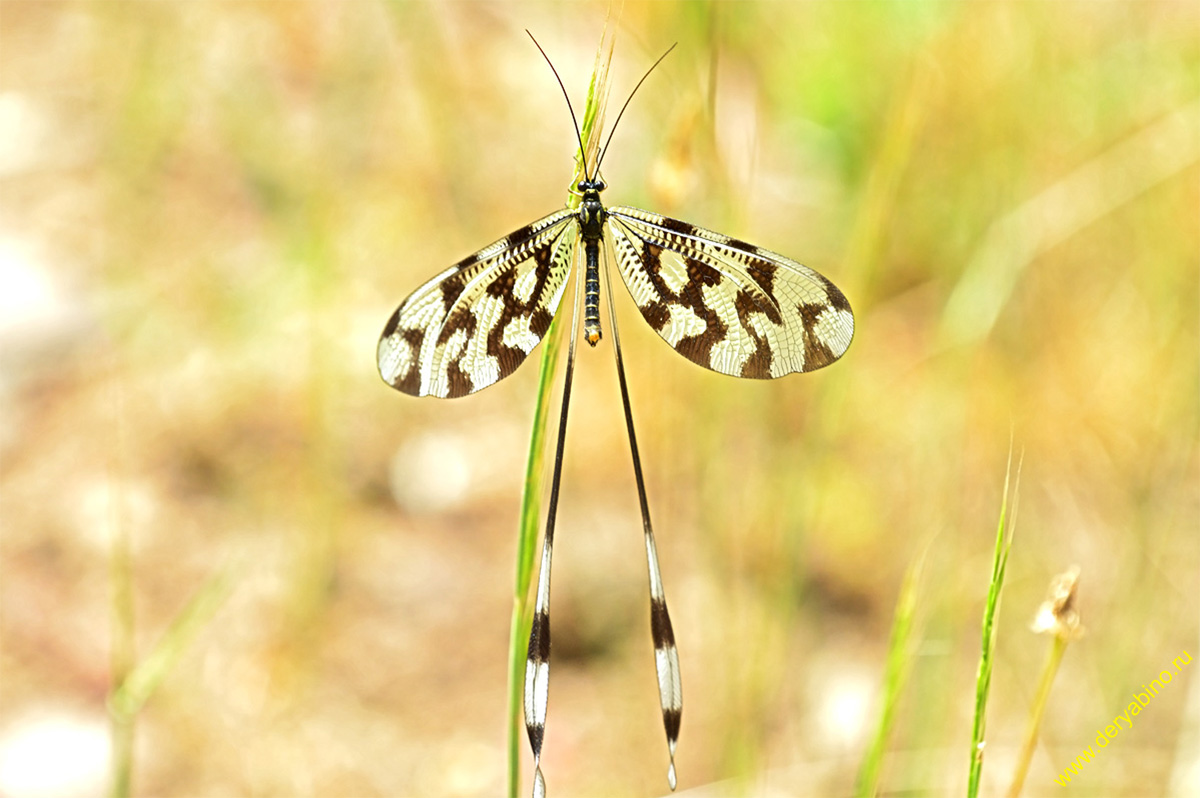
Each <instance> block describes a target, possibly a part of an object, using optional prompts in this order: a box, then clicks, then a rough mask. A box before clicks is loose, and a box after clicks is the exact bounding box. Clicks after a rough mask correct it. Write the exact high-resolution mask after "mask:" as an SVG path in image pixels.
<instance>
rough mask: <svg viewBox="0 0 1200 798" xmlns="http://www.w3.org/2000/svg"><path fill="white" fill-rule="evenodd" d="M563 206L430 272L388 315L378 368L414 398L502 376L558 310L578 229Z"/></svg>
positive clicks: (461, 390) (461, 391)
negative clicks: (437, 272) (470, 253)
mask: <svg viewBox="0 0 1200 798" xmlns="http://www.w3.org/2000/svg"><path fill="white" fill-rule="evenodd" d="M578 227H579V224H578V220H577V218H576V212H575V211H572V210H570V209H565V208H564V209H563V210H561V211H557V212H556V213H552V214H550V215H549V216H547V217H545V218H543V219H539V220H538V221H536V222H534V223H533V224H530V225H526V226H525V227H522V228H521V229H520V230H517V231H515V232H513V233H511V234H509V235H507V236H505V237H504V238H502V239H500V240H499V241H497V242H496V243H494V244H492V245H490V246H488V247H485V248H483V249H481V250H479V251H478V252H476V253H475V254H474V255H471V256H469V257H467V258H464V259H463V260H462V261H460V262H458V263H457V264H455V265H454V266H451V267H450V268H449V269H447V270H446V271H444V272H442V273H441V274H439V275H437V276H436V277H434V278H433V279H432V280H430V281H429V282H427V283H425V284H424V285H423V286H421V287H420V288H418V289H417V290H416V291H414V292H413V293H412V294H411V295H410V296H409V297H408V298H407V299H405V300H404V302H403V303H402V304H401V305H400V307H398V308H397V309H396V312H395V313H393V314H392V317H391V318H390V319H388V323H387V326H386V327H384V329H383V335H382V336H380V338H379V349H378V352H377V355H378V358H379V374H380V375H381V376H382V377H383V379H384V381H385V382H387V383H388V384H389V385H391V386H392V387H393V388H395V389H397V390H399V391H403V392H404V393H407V394H412V395H413V396H441V397H447V398H454V397H458V396H466V395H467V394H470V393H474V392H475V391H478V390H481V389H483V388H486V387H488V386H489V385H492V384H493V383H495V382H497V381H498V380H501V379H503V378H504V377H507V376H508V375H509V374H512V373H513V371H514V370H516V368H517V366H519V365H521V363H522V362H524V360H525V358H526V357H527V356H528V355H529V353H530V352H532V351H533V349H534V347H536V346H537V345H538V343H539V342H541V340H542V338H543V337H544V336H545V335H546V330H547V329H549V327H550V322H551V320H552V319H553V318H554V314H555V312H556V311H557V310H558V303H559V301H560V300H561V299H562V294H563V288H564V287H565V285H566V278H567V274H568V273H569V272H570V268H571V257H572V255H573V253H574V251H575V239H576V237H577V231H578Z"/></svg>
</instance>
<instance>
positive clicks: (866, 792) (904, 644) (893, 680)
mask: <svg viewBox="0 0 1200 798" xmlns="http://www.w3.org/2000/svg"><path fill="white" fill-rule="evenodd" d="M924 568H925V555H924V554H923V553H922V555H921V557H920V559H918V560H917V561H916V562H914V563H913V564H912V565H910V566H909V568H908V571H907V572H905V574H904V582H903V584H901V586H900V596H899V598H898V599H897V601H896V612H895V615H894V616H893V618H892V636H891V640H890V641H889V642H888V656H887V669H886V671H885V673H884V679H883V703H882V708H881V710H880V712H879V725H878V726H876V728H875V736H874V738H873V739H872V740H871V745H870V747H869V748H868V749H867V753H866V755H865V756H864V757H863V761H862V764H861V765H860V766H859V769H858V778H857V779H856V781H855V785H854V794H855V795H856V796H858V798H868V796H873V795H875V794H876V792H877V791H878V789H879V769H880V766H881V765H882V763H883V752H884V750H885V749H886V747H887V741H888V737H889V735H890V734H891V731H892V724H893V722H894V720H895V714H896V705H897V704H898V703H899V700H900V694H901V693H902V692H903V690H904V685H905V683H906V681H907V678H908V674H909V671H910V669H911V665H912V650H911V646H910V645H909V641H910V640H911V638H912V626H913V616H914V615H915V614H916V608H917V585H918V584H920V581H921V573H922V572H923V571H924Z"/></svg>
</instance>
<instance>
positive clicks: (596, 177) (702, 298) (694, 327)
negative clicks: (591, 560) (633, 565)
mask: <svg viewBox="0 0 1200 798" xmlns="http://www.w3.org/2000/svg"><path fill="white" fill-rule="evenodd" d="M527 32H528V31H527ZM530 38H533V37H532V34H531V35H530ZM534 44H535V45H537V47H538V50H539V51H541V53H542V56H543V57H544V58H546V62H547V63H550V59H549V57H548V56H546V53H545V51H544V50H542V48H541V45H538V44H537V41H536V40H534ZM671 49H674V47H673V46H672V48H671ZM670 52H671V50H667V52H666V53H664V54H663V55H662V57H660V58H659V59H658V61H656V62H655V63H654V65H653V66H651V67H650V69H649V70H647V72H646V74H645V75H643V76H642V79H641V80H640V81H638V83H637V85H636V86H635V87H634V90H633V92H630V95H629V99H628V100H626V101H625V105H624V106H622V108H621V112H620V113H619V114H618V115H617V121H616V122H614V123H613V131H615V130H616V126H617V123H619V122H620V120H621V115H622V114H624V112H625V109H626V108H627V107H628V106H629V102H630V101H631V100H632V99H633V95H634V94H635V93H636V92H637V90H638V88H640V87H641V85H642V83H643V82H644V81H645V80H646V78H647V77H649V75H650V73H651V72H652V71H653V70H654V67H656V66H658V64H659V63H660V62H661V61H662V59H663V58H665V57H666V56H667V54H668V53H670ZM550 68H551V70H552V71H554V65H553V64H552V63H550ZM554 76H555V78H556V79H557V80H558V84H559V87H560V88H562V91H563V96H564V97H566V99H567V107H568V108H569V109H570V111H571V119H572V121H573V122H574V123H575V135H576V138H577V139H578V140H579V151H580V153H581V154H582V153H585V152H586V150H585V148H584V144H583V137H582V134H581V133H580V130H579V123H578V120H577V119H576V117H575V111H574V109H573V108H571V100H570V97H569V96H567V90H566V87H565V86H564V85H563V83H562V79H561V78H559V77H558V73H557V71H555V72H554ZM611 141H612V132H610V133H609V137H608V141H606V142H605V145H604V147H603V149H601V150H600V152H599V155H598V157H597V158H596V162H595V165H594V166H593V167H592V168H591V170H590V171H589V170H588V169H587V164H586V159H585V160H584V162H583V168H582V171H583V178H582V179H581V180H580V181H579V182H578V183H577V184H576V186H575V189H576V191H577V193H578V194H579V196H580V202H579V206H578V207H576V208H571V207H568V208H564V209H562V210H559V211H555V212H554V213H552V214H550V215H549V216H546V217H543V218H541V219H539V220H537V221H535V222H532V223H530V224H528V225H526V226H524V227H522V228H520V229H518V230H515V231H513V232H512V233H510V234H508V235H507V236H505V237H504V238H501V239H500V240H499V241H496V242H495V243H493V244H490V245H488V246H486V247H484V248H483V249H481V250H479V251H478V252H476V253H475V254H473V255H469V256H467V257H466V258H464V259H463V260H461V261H459V262H458V263H456V264H455V265H454V266H451V267H450V268H449V269H447V270H446V271H444V272H442V273H441V274H439V275H437V276H435V277H434V278H433V279H432V280H430V281H429V282H427V283H425V284H424V285H422V286H421V287H420V288H418V289H417V290H416V291H414V292H413V293H412V294H411V295H410V296H409V297H408V298H407V299H405V300H404V302H402V303H401V304H400V307H399V308H397V309H396V311H395V312H394V313H393V314H392V316H391V318H390V319H388V322H387V325H386V326H385V327H384V330H383V335H382V336H381V337H380V339H379V348H378V352H377V354H378V361H379V373H380V375H381V376H382V377H383V379H384V381H385V382H387V383H388V384H389V385H391V386H392V387H393V388H396V389H397V390H399V391H402V392H404V393H407V394H411V395H413V396H440V397H447V398H453V397H459V396H466V395H468V394H471V393H475V392H476V391H480V390H482V389H484V388H486V387H488V386H489V385H492V384H494V383H495V382H497V381H499V380H501V379H503V378H504V377H507V376H508V375H509V374H512V373H513V371H515V370H516V368H517V367H518V366H520V365H521V363H523V362H524V361H525V359H526V358H527V357H528V356H529V354H530V353H531V352H532V351H533V349H534V348H535V347H536V346H537V345H538V343H540V342H541V340H542V338H543V337H544V336H545V335H546V332H547V331H548V330H549V328H550V322H551V320H552V319H553V318H554V315H555V313H556V312H557V311H558V307H559V304H560V302H561V300H562V297H563V294H564V292H565V288H566V285H567V281H568V278H569V277H570V275H571V272H572V269H573V267H574V264H575V261H576V258H577V255H578V252H579V249H580V244H582V249H583V262H584V273H583V275H582V279H580V276H579V275H577V276H576V280H575V299H574V310H573V316H572V326H571V334H570V343H569V345H568V350H567V364H566V374H565V381H564V387H563V393H562V409H561V413H560V418H559V426H558V440H557V453H556V455H555V462H554V475H553V480H552V483H551V490H550V502H549V506H548V508H547V515H546V529H545V534H544V536H543V542H542V559H541V565H540V569H539V572H538V589H537V600H536V605H535V611H534V617H533V625H532V629H531V632H530V636H529V653H528V658H527V660H526V668H525V701H524V704H525V726H526V730H527V732H528V735H529V742H530V747H531V748H532V751H533V758H534V795H535V796H542V795H544V794H545V789H546V787H545V781H544V778H543V776H542V771H541V751H542V741H543V737H544V734H545V725H546V706H547V695H548V693H547V690H548V686H549V676H550V560H551V553H552V551H553V546H554V526H555V516H556V513H557V508H558V493H559V484H560V479H561V473H562V453H563V446H564V443H565V441H566V429H567V409H568V406H569V404H570V398H571V378H572V374H573V371H574V363H575V346H576V338H577V334H578V331H579V324H578V317H579V305H580V294H581V293H582V295H583V335H584V338H585V339H586V340H587V342H588V343H589V344H591V345H592V346H593V347H594V346H596V345H597V344H598V343H599V342H600V340H601V337H602V330H601V324H600V280H601V274H602V273H603V279H604V282H605V290H606V291H607V292H608V296H609V300H608V310H609V313H608V316H609V329H610V331H611V334H612V342H613V352H614V355H615V359H616V367H617V377H618V382H619V384H620V388H621V399H622V403H623V405H624V411H625V423H626V428H627V430H628V434H629V447H630V452H631V454H632V458H633V470H634V477H635V481H636V483H637V490H638V499H639V502H640V505H641V515H642V527H643V532H644V540H645V546H646V560H647V564H648V567H649V574H650V628H651V634H652V637H653V641H654V659H655V669H656V671H657V675H658V687H659V698H660V703H661V706H662V716H663V725H664V727H665V729H666V736H667V748H668V751H669V756H670V765H669V767H668V770H667V779H668V782H669V784H670V786H671V789H672V790H674V789H675V784H676V776H675V748H676V743H677V741H678V739H679V726H680V718H681V713H682V709H683V693H682V689H681V686H680V677H679V655H678V652H677V650H676V647H675V635H674V632H673V630H672V628H671V619H670V615H669V614H668V612H667V601H666V594H665V592H664V591H663V583H662V574H661V571H660V569H659V564H658V554H657V551H656V549H655V544H654V532H653V530H652V528H651V523H650V510H649V505H648V502H647V500H646V488H645V484H644V480H643V478H642V466H641V458H640V457H639V456H638V449H637V438H636V435H635V434H634V428H633V416H632V412H631V410H630V405H629V391H628V388H627V386H626V381H625V369H624V366H623V364H622V359H621V346H620V339H619V336H618V333H617V319H616V312H615V310H614V309H613V300H612V296H613V294H612V283H611V280H610V278H609V274H608V268H607V254H608V250H609V248H611V251H612V253H613V255H614V256H615V259H616V264H617V268H618V269H619V271H620V272H621V277H622V278H623V279H624V281H625V285H626V287H627V288H628V289H629V293H630V295H631V296H632V297H633V300H634V302H635V303H636V304H637V306H638V309H639V310H640V311H641V314H642V317H643V318H644V319H645V320H646V322H647V323H648V324H649V325H650V327H651V328H653V330H654V331H655V332H656V333H658V335H659V336H661V337H662V339H663V340H664V341H666V342H667V343H668V344H669V345H670V346H671V347H673V348H674V349H675V351H677V352H678V353H679V354H681V355H683V356H684V357H686V358H687V359H689V360H691V361H692V362H693V363H697V364H699V365H701V366H704V367H705V368H708V369H711V370H713V371H718V372H721V373H722V374H729V375H732V376H734V377H746V378H751V379H769V378H775V377H782V376H784V375H786V374H794V373H798V372H806V371H813V370H814V369H818V368H821V367H823V366H827V365H829V364H830V363H832V362H833V361H835V360H837V359H838V358H839V357H841V356H842V354H843V353H845V351H846V348H847V347H848V346H849V345H850V339H851V337H852V336H853V334H854V316H853V314H852V312H851V310H850V304H849V302H847V301H846V297H845V296H844V295H843V294H842V292H841V291H839V290H838V289H837V288H836V287H835V286H834V285H833V284H832V283H830V282H829V281H828V280H827V279H825V278H824V277H822V276H821V275H820V274H818V273H817V272H815V271H813V270H812V269H809V268H807V267H806V266H802V265H800V264H799V263H797V262H795V261H793V260H790V259H788V258H785V257H783V256H782V255H778V254H776V253H774V252H768V251H767V250H765V249H761V248H759V247H756V246H754V245H753V244H748V243H746V242H745V241H739V240H738V239H735V238H730V237H729V236H725V235H721V234H719V233H714V232H712V231H710V230H705V229H704V228H702V227H697V226H696V225H693V224H689V223H688V222H681V221H679V220H677V219H671V218H668V217H666V216H662V215H659V214H657V213H651V212H649V211H643V210H638V209H637V208H629V207H623V206H622V207H610V208H606V207H605V206H604V204H603V203H602V202H601V200H600V194H601V192H603V191H604V190H605V188H606V185H605V183H604V181H603V180H602V179H601V178H600V164H601V162H602V161H603V160H604V155H605V153H606V152H607V151H608V144H609V143H611ZM581 157H584V156H582V155H581ZM606 243H607V246H606Z"/></svg>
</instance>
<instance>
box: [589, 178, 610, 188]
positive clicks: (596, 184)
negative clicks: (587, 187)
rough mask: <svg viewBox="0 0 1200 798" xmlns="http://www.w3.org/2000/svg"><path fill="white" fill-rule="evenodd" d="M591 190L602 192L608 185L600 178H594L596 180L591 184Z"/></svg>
mask: <svg viewBox="0 0 1200 798" xmlns="http://www.w3.org/2000/svg"><path fill="white" fill-rule="evenodd" d="M592 188H594V189H596V190H597V191H603V190H604V189H606V188H608V183H605V182H604V181H603V180H601V179H600V178H596V180H595V181H593V182H592Z"/></svg>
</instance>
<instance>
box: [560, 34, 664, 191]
mask: <svg viewBox="0 0 1200 798" xmlns="http://www.w3.org/2000/svg"><path fill="white" fill-rule="evenodd" d="M678 45H679V42H675V44H672V45H671V46H670V47H668V48H667V51H666V52H665V53H663V54H662V55H660V56H659V57H658V60H657V61H655V62H654V63H653V64H651V65H650V68H649V69H647V70H646V74H645V75H642V79H641V80H639V81H638V82H637V85H636V86H634V87H633V91H631V92H629V99H627V100H626V101H625V104H624V105H622V106H621V111H620V113H618V114H617V121H616V122H613V126H612V127H611V128H610V129H609V131H608V140H607V141H605V142H604V149H602V150H600V157H599V158H597V159H596V174H597V175H599V174H600V162H601V161H603V160H604V153H606V152H608V145H609V144H610V143H611V142H612V137H613V134H614V133H616V132H617V125H618V124H619V123H620V122H621V117H622V116H623V115H624V113H625V109H626V108H628V107H629V103H630V101H631V100H633V95H635V94H637V90H638V89H640V88H641V87H642V84H643V83H645V82H646V78H648V77H650V73H651V72H653V71H654V68H655V67H656V66H658V65H659V64H661V63H662V60H663V59H664V58H666V57H667V56H668V55H670V54H671V51H672V50H674V49H675V48H676V47H677V46H678ZM556 77H557V75H556ZM559 83H560V84H561V83H562V81H559ZM564 91H565V89H564ZM572 116H574V113H573V112H572ZM580 146H582V145H580Z"/></svg>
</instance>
